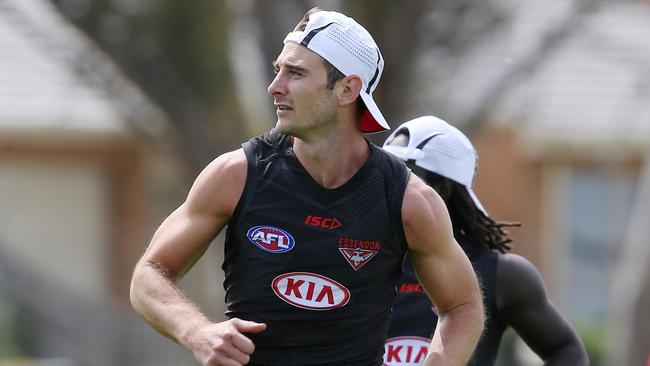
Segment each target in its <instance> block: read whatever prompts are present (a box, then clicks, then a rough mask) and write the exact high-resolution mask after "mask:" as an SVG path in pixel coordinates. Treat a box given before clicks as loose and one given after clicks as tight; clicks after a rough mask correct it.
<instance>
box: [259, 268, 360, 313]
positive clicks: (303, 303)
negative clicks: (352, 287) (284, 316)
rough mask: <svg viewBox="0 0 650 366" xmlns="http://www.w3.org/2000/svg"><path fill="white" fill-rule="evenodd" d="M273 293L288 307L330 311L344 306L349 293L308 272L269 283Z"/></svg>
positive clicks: (279, 277)
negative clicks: (288, 305)
mask: <svg viewBox="0 0 650 366" xmlns="http://www.w3.org/2000/svg"><path fill="white" fill-rule="evenodd" d="M271 287H272V288H273V292H275V294H276V295H277V296H278V297H279V298H280V299H282V300H284V301H285V302H287V303H288V304H290V305H293V306H295V307H298V308H301V309H307V310H331V309H336V308H340V307H342V306H345V304H347V303H348V301H349V300H350V291H348V289H347V288H345V287H343V285H341V284H340V283H338V282H336V281H334V280H332V279H329V278H327V277H325V276H321V275H318V274H315V273H309V272H291V273H285V274H282V275H279V276H277V277H276V278H274V279H273V282H271Z"/></svg>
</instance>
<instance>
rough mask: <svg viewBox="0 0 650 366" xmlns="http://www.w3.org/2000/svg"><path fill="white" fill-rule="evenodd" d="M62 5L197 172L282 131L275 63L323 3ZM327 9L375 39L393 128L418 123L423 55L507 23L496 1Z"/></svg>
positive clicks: (118, 1) (459, 51)
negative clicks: (414, 102) (175, 134)
mask: <svg viewBox="0 0 650 366" xmlns="http://www.w3.org/2000/svg"><path fill="white" fill-rule="evenodd" d="M52 1H53V2H54V3H55V4H56V5H57V6H58V8H59V9H60V10H61V12H62V13H63V14H64V15H65V16H66V17H67V18H68V19H70V20H71V21H72V22H73V23H74V24H75V25H77V26H78V27H79V28H80V29H82V30H83V31H84V32H85V33H87V34H88V35H89V36H90V37H91V38H92V39H93V40H95V41H96V42H97V43H98V44H99V45H100V46H101V47H102V48H103V49H104V50H105V51H106V52H107V53H108V54H109V55H111V56H112V57H113V59H114V60H115V61H116V62H117V64H118V65H120V67H121V68H122V69H123V71H124V73H125V74H126V75H128V76H129V77H130V78H132V79H133V80H134V81H135V82H136V83H137V84H139V85H140V87H141V88H142V89H143V90H144V91H145V92H146V93H147V94H148V95H149V96H150V97H151V98H152V99H153V100H154V101H155V102H157V103H158V104H159V105H160V106H162V108H163V109H164V110H165V111H166V112H167V113H168V115H169V116H170V117H171V119H172V121H173V122H174V123H175V124H176V125H177V127H178V131H179V133H180V139H181V142H182V146H183V148H184V153H185V154H186V158H187V159H188V162H189V163H190V164H191V165H192V167H193V168H194V171H196V170H198V169H200V168H201V167H203V166H204V165H205V164H206V163H207V162H208V161H210V160H211V159H212V158H214V157H215V156H216V155H217V154H219V153H221V152H223V151H226V150H229V149H232V148H235V147H237V146H238V145H239V143H240V141H242V140H245V139H246V138H248V137H249V136H251V135H253V134H256V133H259V132H261V131H263V130H265V129H268V128H270V127H272V125H273V122H274V117H273V114H272V110H271V108H270V107H271V103H270V98H268V99H266V100H264V98H267V97H266V95H265V91H266V86H267V85H268V83H269V82H270V80H271V79H272V76H273V75H272V73H271V67H270V66H269V65H270V64H271V61H272V60H273V59H274V58H275V56H276V55H277V53H278V52H279V49H280V46H281V42H282V39H283V37H284V35H285V34H286V32H287V31H289V30H290V29H292V28H293V26H294V25H295V24H296V23H297V21H298V20H299V19H300V17H301V16H302V15H303V14H304V12H305V11H306V10H307V9H309V8H310V7H312V6H313V3H314V2H310V1H300V0H280V1H273V2H269V1H252V0H246V1H244V0H242V1H235V0H231V1H226V0H215V1H205V0H191V1H189V2H177V1H171V0H159V1H153V0H52ZM317 3H318V4H317V5H319V6H321V7H323V8H324V9H327V10H330V9H331V10H341V11H344V12H346V13H349V14H350V15H351V16H353V17H355V18H357V19H358V20H359V21H360V22H361V23H363V24H365V25H366V26H367V28H368V29H369V30H370V32H371V33H372V34H373V35H374V36H375V38H376V40H377V42H378V43H379V44H380V47H381V48H382V50H383V53H384V57H385V59H386V60H387V61H386V69H385V72H384V75H383V78H382V81H381V84H380V87H379V88H378V90H377V95H376V98H377V99H378V103H379V104H380V105H381V106H382V109H383V112H384V114H385V115H386V116H387V118H389V119H390V120H393V121H400V120H403V119H405V118H406V117H410V114H409V112H410V111H409V110H408V103H407V101H408V100H409V99H410V95H412V93H415V92H416V91H415V90H413V88H410V87H409V86H410V85H411V83H412V81H413V80H417V79H418V77H419V75H417V73H416V72H415V71H416V69H415V68H414V67H413V65H414V64H415V62H416V61H417V60H416V58H417V56H418V52H417V50H418V49H419V48H422V47H436V48H441V49H445V50H446V52H447V53H448V54H451V55H454V56H457V57H462V56H463V51H464V50H466V49H468V48H469V47H471V46H472V45H473V44H474V43H475V42H477V41H479V40H480V39H481V37H484V36H485V35H486V34H489V33H490V30H492V29H494V28H496V27H498V25H499V24H500V22H501V20H502V17H503V15H502V13H501V12H500V11H499V8H498V7H495V6H494V4H493V3H495V1H494V0H493V1H474V0H464V1H460V0H457V1H452V0H438V1H424V0H412V1H410V2H408V6H405V4H402V3H397V2H393V1H388V0H382V1H370V0H363V1H356V2H342V1H329V2H327V1H321V2H317ZM342 6H343V8H341V7H342ZM463 19H469V20H471V21H462V20H463ZM80 62H83V60H80ZM414 70H415V71H414ZM260 91H261V93H260ZM264 101H265V102H266V104H265V105H260V103H262V102H264ZM433 112H434V111H433V109H431V110H430V111H429V112H428V113H433ZM383 137H384V136H382V134H378V135H374V136H372V137H371V138H372V139H374V140H375V142H379V141H381V140H382V139H383Z"/></svg>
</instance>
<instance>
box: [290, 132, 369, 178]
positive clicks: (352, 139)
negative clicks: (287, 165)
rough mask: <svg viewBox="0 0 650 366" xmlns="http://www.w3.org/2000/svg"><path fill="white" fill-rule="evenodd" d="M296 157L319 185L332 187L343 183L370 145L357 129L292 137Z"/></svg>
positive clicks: (364, 159) (363, 159)
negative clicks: (318, 135)
mask: <svg viewBox="0 0 650 366" xmlns="http://www.w3.org/2000/svg"><path fill="white" fill-rule="evenodd" d="M293 150H294V151H295V153H296V157H297V158H298V161H300V163H301V164H302V166H303V167H304V168H305V170H307V172H308V173H309V175H311V176H312V178H314V180H315V181H316V182H318V183H319V184H320V185H321V186H323V187H325V188H328V189H333V188H337V187H340V186H341V185H343V184H345V183H346V182H347V181H348V180H350V178H352V177H353V176H354V175H355V174H356V173H357V171H359V169H360V168H361V166H363V164H364V163H365V162H366V160H367V159H368V156H369V154H370V146H368V142H367V141H366V139H364V138H363V135H361V134H358V133H353V134H348V135H338V136H331V137H329V138H327V137H325V138H316V139H310V141H309V143H307V142H305V141H303V140H301V139H298V138H294V142H293Z"/></svg>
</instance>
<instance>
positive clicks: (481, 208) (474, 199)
mask: <svg viewBox="0 0 650 366" xmlns="http://www.w3.org/2000/svg"><path fill="white" fill-rule="evenodd" d="M467 192H468V193H469V196H470V197H472V201H474V204H475V205H476V207H478V209H479V210H481V211H482V212H483V213H484V214H485V216H488V213H487V211H485V208H484V207H483V204H481V201H479V200H478V196H477V195H476V193H474V191H473V190H472V189H471V188H467Z"/></svg>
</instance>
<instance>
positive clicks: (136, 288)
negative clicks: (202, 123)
mask: <svg viewBox="0 0 650 366" xmlns="http://www.w3.org/2000/svg"><path fill="white" fill-rule="evenodd" d="M246 171H247V164H246V157H245V156H244V153H243V151H242V150H237V151H234V152H231V153H228V154H224V155H222V156H220V157H219V158H217V159H215V160H214V161H213V162H212V163H211V164H210V165H208V166H207V167H206V168H205V170H204V171H203V172H201V174H200V175H199V176H198V178H197V179H196V181H195V182H194V185H193V186H192V188H191V189H190V192H189V194H188V196H187V199H186V200H185V202H184V203H183V204H182V205H181V206H179V207H178V208H177V209H176V210H175V211H174V212H172V213H171V214H170V215H169V217H167V219H165V221H163V223H162V224H161V225H160V227H159V228H158V229H157V230H156V233H155V234H154V236H153V239H152V240H151V243H150V244H149V247H148V248H147V250H146V252H145V253H144V255H143V256H142V258H141V259H140V261H139V262H138V263H137V264H136V267H135V269H134V272H133V277H132V280H131V303H132V305H133V307H134V308H135V310H136V311H137V312H138V313H139V314H140V315H141V316H142V317H143V318H144V319H145V320H146V321H147V322H148V323H149V324H151V325H152V326H153V327H154V328H155V329H156V330H158V331H159V332H160V333H162V334H164V335H165V336H167V337H169V338H171V339H172V340H174V341H176V342H178V343H180V344H182V345H183V346H185V347H187V348H188V349H190V350H191V351H193V352H194V354H195V356H196V357H197V359H198V360H199V361H201V362H202V364H203V365H220V364H222V362H226V361H225V360H228V361H227V362H231V363H228V364H233V365H240V364H245V363H246V362H248V355H249V354H250V353H252V352H253V349H254V346H253V344H252V342H251V341H250V340H249V339H248V338H246V337H245V336H243V335H242V334H241V333H240V332H244V331H261V330H263V329H264V325H263V324H257V323H252V322H246V321H243V320H239V319H232V320H229V321H227V322H223V323H216V324H215V323H212V322H211V321H210V320H208V318H207V317H206V316H205V315H204V314H203V313H202V312H201V311H200V310H199V309H198V308H197V307H196V306H195V305H194V304H193V303H192V302H191V301H190V300H188V299H187V298H186V297H185V296H183V294H182V293H181V291H180V290H179V289H178V287H177V286H176V284H175V283H176V281H177V280H179V279H180V278H181V277H182V276H183V275H184V274H185V273H186V272H187V271H188V270H189V269H190V268H191V267H192V266H193V265H194V264H195V263H196V261H197V260H198V259H199V258H200V257H201V255H202V254H203V253H204V252H205V250H206V249H207V247H208V245H209V244H210V242H211V241H212V240H213V239H214V237H215V236H216V235H217V234H218V233H219V232H220V231H221V230H222V228H223V227H224V226H225V225H226V224H227V222H228V220H229V219H230V217H231V215H232V212H233V211H234V208H235V206H236V205H237V202H238V201H239V198H240V196H241V194H242V191H243V187H244V184H245V180H246ZM230 359H235V360H236V362H239V363H232V362H235V361H231V360H230Z"/></svg>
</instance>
